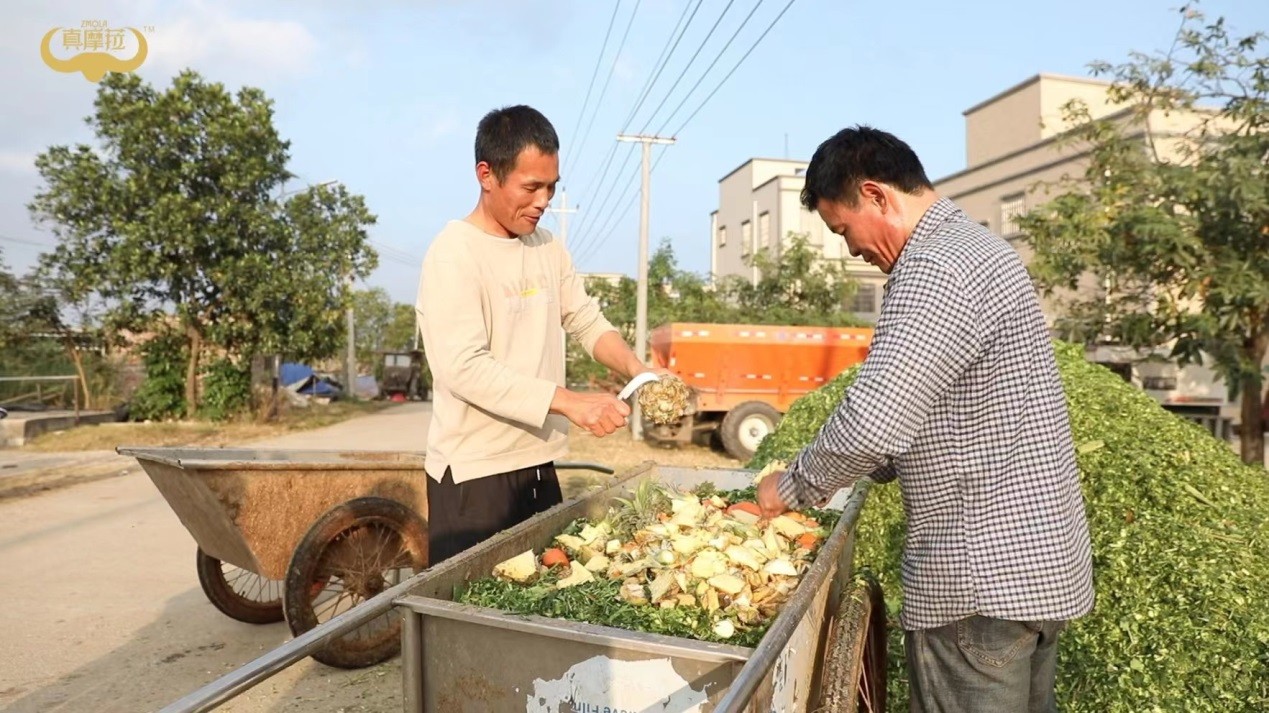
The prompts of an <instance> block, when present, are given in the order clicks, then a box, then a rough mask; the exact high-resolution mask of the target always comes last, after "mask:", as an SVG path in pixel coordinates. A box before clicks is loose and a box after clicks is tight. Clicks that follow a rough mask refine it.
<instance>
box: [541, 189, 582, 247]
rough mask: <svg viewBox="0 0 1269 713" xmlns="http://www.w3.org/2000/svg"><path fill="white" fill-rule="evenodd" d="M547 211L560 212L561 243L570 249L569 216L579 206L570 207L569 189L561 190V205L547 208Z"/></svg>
mask: <svg viewBox="0 0 1269 713" xmlns="http://www.w3.org/2000/svg"><path fill="white" fill-rule="evenodd" d="M546 212H547V213H558V214H559V216H560V244H561V245H563V246H564V249H565V250H567V249H568V216H569V214H570V213H576V212H577V207H573V208H569V207H568V191H566V190H560V207H559V208H547V209H546Z"/></svg>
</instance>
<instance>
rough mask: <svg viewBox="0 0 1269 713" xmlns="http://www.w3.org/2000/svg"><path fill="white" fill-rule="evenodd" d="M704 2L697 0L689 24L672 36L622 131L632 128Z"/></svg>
mask: <svg viewBox="0 0 1269 713" xmlns="http://www.w3.org/2000/svg"><path fill="white" fill-rule="evenodd" d="M704 2H705V0H696V6H695V7H693V8H692V15H691V16H690V17H688V18H687V24H685V25H683V30H682V31H681V32H679V33H678V36H677V37H673V38H672V39H673V40H674V44H673V46H671V47H670V51H669V53H668V54H666V55H665V59H664V61H662V62H661V63H660V66H659V67H657V68H656V71H655V72H653V74H652V77H651V78H650V79H649V80H648V83H647V85H646V86H645V87H644V88H643V94H642V96H640V97H639V101H637V102H635V105H634V108H633V109H631V110H630V116H629V117H627V118H626V123H625V125H624V126H622V127H621V133H623V134H624V133H626V131H627V130H628V129H629V128H630V122H631V121H633V120H634V118H635V115H636V114H638V113H639V108H640V107H642V106H643V102H644V101H646V100H647V98H648V95H649V94H650V93H652V86H653V85H654V84H656V82H657V79H659V78H660V77H661V72H664V71H665V68H666V66H667V65H668V64H669V63H670V57H673V56H674V50H676V49H678V48H679V42H680V41H682V39H683V35H685V34H687V28H688V27H690V26H691V25H692V20H694V19H696V12H697V11H698V10H700V9H701V4H702V3H704ZM683 10H684V12H686V11H687V8H686V7H684V8H683Z"/></svg>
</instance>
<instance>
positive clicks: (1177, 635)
mask: <svg viewBox="0 0 1269 713" xmlns="http://www.w3.org/2000/svg"><path fill="white" fill-rule="evenodd" d="M1056 351H1057V360H1058V367H1059V369H1060V371H1061V375H1062V382H1063V386H1064V387H1065V390H1066V396H1067V403H1068V406H1069V410H1070V416H1071V427H1072V431H1073V433H1074V436H1075V443H1076V447H1077V454H1078V456H1077V457H1078V461H1079V467H1080V479H1081V484H1082V486H1083V491H1084V497H1085V502H1086V508H1087V512H1088V519H1089V527H1090V530H1091V533H1092V540H1093V566H1094V583H1095V586H1096V589H1097V603H1096V605H1095V607H1094V610H1093V612H1092V613H1091V614H1090V615H1088V616H1087V617H1084V618H1082V619H1079V620H1077V621H1075V622H1073V623H1072V625H1071V626H1070V627H1069V628H1068V629H1067V630H1066V633H1064V634H1063V637H1064V638H1063V639H1062V642H1061V651H1060V661H1059V670H1058V696H1059V700H1060V701H1062V705H1063V710H1068V711H1075V712H1082V711H1088V712H1090V713H1092V712H1096V713H1104V712H1106V711H1165V710H1169V711H1170V710H1184V711H1265V710H1269V475H1267V474H1266V473H1265V472H1264V471H1263V470H1261V469H1258V468H1252V467H1248V466H1245V465H1243V464H1242V463H1241V462H1240V461H1239V460H1238V458H1237V457H1236V456H1235V454H1234V452H1233V451H1232V450H1231V449H1230V447H1229V446H1228V445H1227V444H1225V443H1223V442H1221V441H1218V440H1216V439H1214V438H1212V437H1211V435H1209V434H1208V433H1207V432H1206V431H1205V430H1203V429H1202V428H1201V427H1199V426H1197V425H1195V424H1193V423H1190V422H1189V421H1186V420H1184V419H1182V418H1180V417H1177V416H1175V415H1173V414H1171V413H1168V412H1167V411H1165V410H1164V409H1162V408H1161V407H1159V405H1158V404H1157V403H1155V402H1154V400H1153V399H1151V398H1150V397H1149V396H1147V395H1146V394H1144V393H1143V392H1142V391H1140V390H1139V389H1137V388H1135V387H1133V386H1132V385H1130V384H1128V383H1125V382H1124V381H1123V380H1122V379H1120V378H1119V377H1118V376H1116V375H1114V374H1113V373H1111V372H1110V371H1109V370H1107V369H1104V368H1102V367H1099V366H1096V365H1094V364H1090V363H1088V362H1087V361H1085V359H1084V355H1083V350H1082V349H1081V348H1080V347H1078V346H1073V345H1069V344H1063V343H1059V344H1057V345H1056ZM855 374H856V371H855V370H851V371H848V372H845V373H843V374H842V375H841V376H839V377H838V378H837V379H835V380H834V381H833V382H830V383H829V384H827V385H825V386H824V387H823V388H821V389H820V390H819V391H817V392H814V393H812V394H808V395H807V396H806V397H804V398H802V399H800V400H799V401H798V402H797V403H795V404H794V405H793V407H792V409H791V410H790V411H789V413H788V414H787V415H786V416H785V418H784V420H783V421H782V422H781V424H780V426H779V428H778V429H777V430H776V432H775V433H773V434H772V435H771V436H768V437H767V438H766V439H765V440H764V441H763V443H762V445H761V446H760V447H759V449H758V452H757V453H756V454H755V456H754V458H753V460H752V461H751V462H750V463H749V467H753V468H761V467H762V466H764V465H766V464H767V463H768V462H769V461H771V460H775V459H779V460H786V461H787V460H789V459H791V458H792V457H793V456H794V455H796V453H797V451H798V449H799V448H801V447H802V446H803V445H804V444H806V443H809V442H810V441H811V440H812V439H813V438H814V437H815V434H816V433H817V432H818V430H819V428H820V427H821V426H822V424H823V423H824V421H825V420H826V419H827V418H828V416H829V414H830V413H831V412H832V410H833V408H834V407H835V406H836V404H837V402H838V401H839V400H840V399H841V396H842V393H843V392H844V390H845V388H846V386H847V385H848V384H849V383H850V382H851V381H852V380H853V379H854V377H855ZM857 532H858V542H857V545H856V548H857V549H856V554H855V558H856V564H857V565H858V566H861V567H864V568H868V569H871V570H873V571H874V572H875V573H876V576H877V578H878V579H879V580H880V582H881V583H882V586H883V587H884V589H885V593H886V599H887V608H888V609H889V610H890V613H891V615H892V616H891V640H890V687H889V694H890V701H891V704H892V707H893V708H894V709H896V710H898V709H903V708H906V705H907V704H906V703H905V701H906V700H907V683H906V675H905V673H904V670H903V661H904V659H903V636H902V631H901V630H900V629H899V627H898V625H897V622H896V621H894V618H895V616H894V615H896V614H897V612H898V609H899V606H900V599H901V588H900V582H899V556H900V551H901V548H902V545H903V533H904V523H903V510H902V505H901V503H900V500H899V490H898V488H897V487H892V486H886V487H880V488H874V489H873V490H872V492H871V493H870V495H869V501H868V503H867V505H866V506H865V507H864V511H863V514H862V517H861V518H860V522H859V525H858V530H857Z"/></svg>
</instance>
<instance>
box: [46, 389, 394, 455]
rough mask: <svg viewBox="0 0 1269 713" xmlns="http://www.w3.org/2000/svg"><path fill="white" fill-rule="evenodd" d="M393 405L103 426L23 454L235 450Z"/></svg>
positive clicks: (66, 434) (56, 435)
mask: <svg viewBox="0 0 1269 713" xmlns="http://www.w3.org/2000/svg"><path fill="white" fill-rule="evenodd" d="M391 405H392V403H391V402H390V401H351V402H350V401H335V402H332V403H329V404H326V405H322V406H319V405H314V406H310V407H309V408H306V409H291V410H288V411H287V412H286V413H284V414H283V415H282V417H281V418H279V419H277V420H275V421H268V422H262V421H253V420H242V421H228V422H225V423H211V422H207V421H174V422H166V423H102V424H95V425H90V426H78V427H76V428H72V429H69V430H66V431H55V432H52V433H45V434H43V435H40V436H39V437H37V438H35V439H33V440H32V441H31V442H30V443H28V444H26V445H25V446H23V447H22V450H25V451H36V452H54V451H99V450H100V451H104V450H114V447H115V446H116V445H118V444H120V443H127V444H129V445H136V446H208V447H212V448H215V447H220V446H232V445H237V444H240V443H244V442H247V441H254V440H259V439H261V438H272V437H275V436H281V435H284V434H287V433H291V432H292V431H305V430H309V429H312V428H322V427H323V426H329V425H331V424H334V423H339V422H340V421H345V420H347V419H350V418H355V417H357V416H365V415H367V414H371V413H375V412H377V411H381V410H383V409H385V408H387V407H388V406H391Z"/></svg>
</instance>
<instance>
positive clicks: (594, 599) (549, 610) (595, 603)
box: [454, 487, 841, 647]
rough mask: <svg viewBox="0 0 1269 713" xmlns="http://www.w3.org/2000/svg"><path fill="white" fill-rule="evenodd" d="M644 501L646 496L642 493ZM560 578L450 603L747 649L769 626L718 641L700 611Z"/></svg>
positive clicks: (743, 494)
mask: <svg viewBox="0 0 1269 713" xmlns="http://www.w3.org/2000/svg"><path fill="white" fill-rule="evenodd" d="M694 492H695V493H696V494H697V496H698V497H705V496H707V495H712V494H713V492H714V491H713V490H712V489H711V488H700V489H698V490H696V491H694ZM636 495H637V493H636ZM718 495H719V496H720V497H722V498H723V499H724V500H726V501H727V502H728V503H736V502H740V501H742V500H747V501H750V502H752V501H753V500H754V495H755V490H754V488H752V487H750V488H746V489H743V490H733V491H725V492H719V493H718ZM644 497H645V498H646V497H648V496H647V495H646V494H645V495H644ZM667 508H668V501H667ZM805 514H806V515H807V516H808V517H812V518H815V520H816V521H817V522H819V524H820V526H821V527H823V528H826V529H828V530H832V528H833V527H835V526H836V525H837V521H838V519H839V518H840V516H841V513H839V512H837V511H832V510H817V509H809V510H806V511H805ZM584 524H585V523H584V522H583V521H581V520H577V521H574V522H573V523H571V524H570V525H569V526H568V527H566V528H565V529H564V533H565V534H577V533H578V532H580V531H581V529H582V526H583V525H584ZM821 542H823V541H822V540H821ZM560 574H561V572H556V571H554V570H553V571H550V572H548V573H547V574H546V575H544V576H542V577H541V578H539V579H538V580H536V581H535V582H533V583H532V584H529V585H525V584H518V583H515V582H508V581H504V580H500V579H497V578H495V577H483V578H481V579H477V580H473V581H471V582H468V583H467V584H466V585H465V586H464V587H463V588H461V589H459V591H457V592H456V593H455V596H454V601H456V602H459V603H462V604H471V605H473V606H481V607H488V608H490V609H497V610H499V611H503V612H507V613H511V614H523V615H528V614H536V615H538V616H546V617H554V618H557V619H568V620H570V621H579V622H585V623H588V624H599V625H602V626H612V627H617V628H621V629H628V630H631V631H642V632H646V633H649V634H663V635H665V636H677V637H681V638H687V639H697V640H700V641H714V642H718V643H723V644H733V645H735V646H749V647H754V646H757V645H758V642H759V641H761V640H762V636H763V634H765V633H766V631H767V629H768V628H769V627H770V625H771V623H772V622H771V621H766V622H762V623H760V624H758V625H756V626H752V627H747V626H744V625H740V624H738V625H737V626H736V633H735V634H734V635H733V636H731V637H729V638H725V639H724V638H722V637H720V636H718V635H717V634H715V633H714V630H713V620H711V618H710V615H709V613H708V612H707V611H706V610H705V609H703V608H701V607H674V608H673V609H662V608H661V607H659V606H654V605H650V604H643V605H637V604H631V603H630V602H627V601H625V600H624V599H622V598H621V596H620V594H619V592H620V589H621V582H620V581H617V580H610V579H608V578H607V577H603V576H596V578H595V581H593V582H586V583H584V584H579V585H576V586H573V587H567V588H565V589H556V587H555V583H556V582H558V581H559V575H560ZM562 574H567V572H563V573H562ZM772 621H773V620H772Z"/></svg>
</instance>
